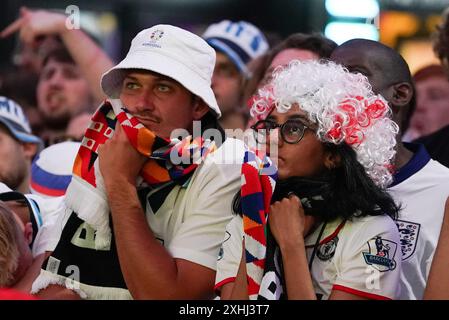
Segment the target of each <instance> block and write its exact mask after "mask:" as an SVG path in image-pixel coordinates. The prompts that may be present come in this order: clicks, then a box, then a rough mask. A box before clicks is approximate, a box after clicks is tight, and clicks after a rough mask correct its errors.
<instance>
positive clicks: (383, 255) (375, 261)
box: [362, 236, 398, 272]
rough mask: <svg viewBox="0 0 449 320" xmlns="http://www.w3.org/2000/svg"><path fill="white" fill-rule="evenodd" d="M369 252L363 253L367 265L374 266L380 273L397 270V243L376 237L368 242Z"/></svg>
mask: <svg viewBox="0 0 449 320" xmlns="http://www.w3.org/2000/svg"><path fill="white" fill-rule="evenodd" d="M367 244H368V252H362V254H363V258H364V259H365V262H366V264H368V265H371V266H373V267H374V268H376V269H377V270H379V271H380V272H384V271H391V270H394V269H395V268H396V261H395V260H394V257H395V256H396V250H397V247H398V245H397V243H396V242H394V241H391V240H387V239H384V238H382V237H381V236H376V237H374V238H372V239H370V240H369V241H368V242H367Z"/></svg>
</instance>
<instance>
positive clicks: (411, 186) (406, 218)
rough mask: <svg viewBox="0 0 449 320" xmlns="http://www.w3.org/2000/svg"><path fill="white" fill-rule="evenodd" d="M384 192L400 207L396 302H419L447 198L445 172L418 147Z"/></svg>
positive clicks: (448, 185) (448, 178)
mask: <svg viewBox="0 0 449 320" xmlns="http://www.w3.org/2000/svg"><path fill="white" fill-rule="evenodd" d="M406 146H407V147H408V148H410V149H413V148H417V146H416V145H411V146H410V145H409V144H407V145H406ZM388 192H389V193H390V194H391V195H392V197H393V198H394V199H395V201H396V202H397V203H398V204H400V205H401V206H402V210H401V211H400V213H399V219H398V221H397V225H398V228H399V234H400V237H401V246H402V254H403V257H402V260H403V262H402V271H403V273H402V275H401V294H400V299H407V300H408V299H422V297H423V294H424V289H425V287H426V283H427V277H428V275H429V271H430V266H431V264H432V259H433V255H434V253H435V249H436V246H437V243H438V238H439V235H440V229H441V224H442V222H443V216H444V206H445V203H446V199H447V198H448V196H449V169H448V168H446V167H444V166H443V165H441V164H440V163H439V162H437V161H434V160H432V159H430V156H429V155H428V153H427V151H426V150H425V149H424V147H422V146H420V148H419V149H418V150H416V153H415V155H414V157H413V158H412V159H411V160H410V161H409V163H407V164H406V165H405V166H404V167H403V168H401V170H400V171H399V172H398V173H397V174H396V175H395V181H394V182H393V184H392V186H390V187H389V188H388Z"/></svg>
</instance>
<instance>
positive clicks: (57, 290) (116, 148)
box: [33, 25, 245, 299]
mask: <svg viewBox="0 0 449 320" xmlns="http://www.w3.org/2000/svg"><path fill="white" fill-rule="evenodd" d="M214 66H215V52H214V50H213V49H212V48H211V47H210V46H209V45H208V44H207V43H206V42H205V41H204V40H203V39H201V38H200V37H198V36H196V35H194V34H192V33H190V32H188V31H186V30H183V29H180V28H178V27H174V26H171V25H156V26H153V27H151V28H149V29H145V30H143V31H141V32H139V33H138V34H137V35H136V37H135V38H134V39H133V41H132V43H131V47H130V50H129V52H128V54H127V56H126V57H125V58H124V59H123V60H122V61H121V62H120V63H119V64H118V65H117V66H115V67H113V68H112V69H110V70H109V71H108V72H106V73H105V74H104V75H103V77H102V81H101V85H102V88H103V90H104V92H105V93H106V95H108V96H109V97H110V100H109V101H111V104H112V103H118V104H120V105H122V106H123V107H122V108H121V110H122V112H125V113H127V114H129V115H131V117H132V119H131V120H129V121H128V120H127V121H128V122H133V121H135V120H137V122H138V125H139V126H140V127H139V128H141V129H143V130H147V129H148V130H147V131H150V132H153V133H154V134H155V135H157V137H163V138H169V137H171V135H172V134H173V132H174V130H176V129H184V131H188V132H189V134H191V135H192V132H193V138H195V130H193V129H194V128H195V126H194V125H193V121H195V120H198V121H200V123H201V134H202V136H203V138H204V139H205V140H206V137H205V135H206V133H205V131H206V129H215V130H214V132H218V133H219V135H220V136H219V137H218V138H221V139H224V142H223V141H221V142H220V141H218V140H219V139H215V138H214V142H215V143H216V144H217V147H218V148H217V149H216V150H212V151H211V152H210V153H207V156H206V157H205V159H204V160H203V159H202V161H201V162H200V163H199V164H198V166H197V167H194V168H193V170H194V171H192V172H191V173H190V174H189V175H188V176H187V177H188V179H187V180H185V181H184V182H183V183H182V184H179V183H177V182H176V181H175V180H170V181H168V184H167V183H164V184H163V185H162V187H152V188H151V187H150V188H143V189H142V188H139V186H136V183H135V181H136V178H137V177H138V175H139V172H140V171H141V170H142V168H143V170H144V169H145V167H143V165H144V164H145V162H146V161H147V160H148V158H147V157H143V156H142V155H141V154H140V153H139V152H138V151H136V149H135V147H133V146H132V145H131V143H130V137H129V135H128V133H127V132H126V129H123V128H126V126H125V125H124V124H123V123H122V122H120V124H119V123H118V121H117V124H115V132H114V134H113V136H112V138H108V139H106V142H105V143H104V144H102V145H100V147H99V149H98V159H99V164H98V167H99V170H100V171H101V175H102V177H103V179H104V188H105V193H106V195H107V205H108V206H109V209H110V217H111V219H110V220H109V221H110V223H111V224H112V226H113V232H112V234H111V237H113V239H112V240H111V241H110V246H109V247H102V249H101V250H98V249H97V248H98V247H97V245H98V243H97V241H96V240H97V239H98V237H99V233H98V232H96V233H95V230H96V231H98V229H94V228H93V227H92V226H91V225H90V224H89V223H86V222H85V221H83V220H82V218H81V219H80V218H79V217H80V216H79V215H78V216H77V213H76V212H75V211H70V210H69V212H68V214H66V215H65V216H66V217H65V220H64V222H63V223H62V226H61V227H62V228H63V230H62V229H61V230H60V232H61V236H60V240H59V242H58V243H55V244H54V246H55V248H54V250H53V253H52V255H51V256H50V257H49V258H48V260H47V261H46V262H44V265H43V268H42V270H41V273H40V276H39V277H38V279H37V280H36V281H35V282H34V284H33V292H34V293H36V294H37V295H38V296H40V297H44V298H65V299H77V298H80V297H82V298H87V299H131V298H134V299H208V298H212V297H213V286H214V277H215V270H216V257H217V255H218V251H219V247H220V243H221V241H222V239H223V236H224V233H225V226H226V224H227V223H228V222H229V221H230V219H231V217H232V208H231V202H232V198H233V196H234V194H235V193H236V192H237V191H238V190H239V188H240V179H241V178H240V167H241V162H242V159H243V155H244V148H245V147H244V144H243V142H241V141H239V140H236V139H233V138H226V137H225V136H224V132H223V129H222V128H221V127H220V125H219V124H218V120H217V119H218V118H219V117H220V115H221V111H220V109H219V108H218V105H217V102H216V99H215V96H214V93H213V91H212V89H211V78H212V73H213V69H214ZM117 98H119V99H120V100H118V99H117ZM99 110H101V108H100V109H99ZM114 112H115V111H114ZM120 114H123V113H120ZM120 114H119V115H120ZM109 115H110V113H108V115H107V117H109ZM94 118H95V115H94ZM110 119H113V118H110ZM108 125H109V124H108ZM141 125H143V126H141ZM90 128H94V129H95V128H96V126H95V123H94V122H93V123H92V124H91V125H90ZM89 130H93V129H88V130H87V131H86V134H85V137H84V139H83V141H82V145H83V146H84V145H85V144H86V141H87V140H86V137H87V135H88V132H89ZM139 130H140V129H139ZM108 132H110V130H109V129H108ZM105 134H106V133H105ZM176 137H177V136H176ZM214 137H216V136H214ZM172 141H173V140H172ZM80 150H81V149H80ZM202 151H203V150H202ZM92 152H94V151H92ZM78 155H79V153H78ZM92 159H94V160H93V161H95V159H97V153H95V154H94V155H93V158H92ZM150 160H151V157H150ZM150 160H148V161H150ZM163 161H167V162H168V161H171V159H170V160H167V159H163ZM90 164H91V163H90ZM76 166H77V165H76V163H75V166H74V168H75V167H76ZM190 168H192V167H190ZM74 173H75V170H74ZM170 177H171V179H174V178H173V177H172V176H170ZM77 181H78V179H75V174H74V175H73V178H72V182H71V184H70V185H69V188H68V190H67V193H66V202H67V199H68V198H71V197H73V196H74V195H73V194H72V192H71V190H72V189H73V186H75V185H76V182H77ZM84 202H85V200H84ZM94 234H96V236H95V237H94V236H93V235H94ZM89 235H92V237H90V236H89ZM72 253H73V254H72ZM96 259H97V260H96ZM114 259H115V260H114ZM70 265H76V266H77V267H78V268H79V274H80V275H81V279H76V280H77V281H76V282H75V285H76V287H73V286H72V287H70V286H67V281H66V280H67V279H68V278H67V274H65V273H64V272H65V269H66V268H65V267H66V266H70ZM78 280H79V281H78ZM70 283H71V282H70ZM63 286H66V287H65V288H64V287H63ZM70 289H73V291H72V290H70Z"/></svg>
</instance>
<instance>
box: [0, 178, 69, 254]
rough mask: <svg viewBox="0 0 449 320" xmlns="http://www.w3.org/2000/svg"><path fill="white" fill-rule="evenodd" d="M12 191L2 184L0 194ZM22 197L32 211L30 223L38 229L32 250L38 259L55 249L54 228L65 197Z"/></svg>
mask: <svg viewBox="0 0 449 320" xmlns="http://www.w3.org/2000/svg"><path fill="white" fill-rule="evenodd" d="M11 191H12V190H11V189H10V188H9V187H8V186H6V185H5V184H4V183H0V194H1V193H9V192H11ZM22 196H25V198H26V200H27V202H28V205H29V207H30V209H31V212H30V221H31V223H32V224H33V225H35V227H36V228H37V234H36V235H35V237H34V242H33V246H32V248H31V252H32V254H33V257H37V256H38V255H40V254H42V253H44V252H45V251H51V250H53V249H54V245H53V238H54V236H53V232H54V226H55V223H56V221H57V219H58V216H59V215H60V213H61V212H62V210H63V208H64V206H63V197H54V198H44V197H41V196H39V195H35V194H24V195H23V194H22ZM33 228H34V227H33Z"/></svg>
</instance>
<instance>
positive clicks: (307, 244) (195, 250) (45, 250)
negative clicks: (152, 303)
mask: <svg viewBox="0 0 449 320" xmlns="http://www.w3.org/2000/svg"><path fill="white" fill-rule="evenodd" d="M443 16H444V19H443V22H442V24H441V25H440V26H439V28H438V30H437V36H436V37H435V39H434V41H435V52H436V54H437V55H438V57H439V58H440V59H441V65H430V66H427V67H425V68H423V69H421V70H419V71H418V72H416V73H415V74H414V75H412V74H411V72H410V69H409V66H408V65H407V62H406V61H405V60H404V58H403V57H402V56H401V55H400V54H399V53H398V52H397V51H396V50H394V49H392V48H390V47H388V46H386V45H384V44H382V43H380V42H377V41H372V40H366V39H352V40H349V41H347V42H344V43H342V44H340V45H337V44H336V43H335V42H334V41H332V40H330V39H328V38H326V37H325V36H323V35H322V34H320V33H310V34H306V33H295V34H291V35H290V36H288V37H287V38H285V39H284V40H282V41H280V42H279V43H275V44H270V43H269V42H268V40H267V38H266V37H265V35H264V34H263V32H262V31H261V30H260V29H259V28H258V27H257V26H255V25H253V24H252V23H250V22H247V21H230V20H223V21H219V22H217V23H214V24H211V25H210V26H209V27H208V28H207V29H206V30H205V32H204V33H203V34H201V35H197V34H194V33H192V32H190V31H187V30H184V29H182V28H179V27H176V26H173V25H168V24H158V25H155V26H152V27H150V28H147V29H144V30H141V31H140V32H139V33H138V34H137V35H136V36H135V37H134V38H133V40H132V42H131V43H130V44H128V45H129V51H128V53H127V55H126V57H124V58H123V59H122V60H121V61H120V62H118V63H115V62H113V61H112V59H111V58H110V57H109V56H108V54H107V53H106V52H105V51H104V50H103V49H102V48H101V46H100V45H99V44H98V42H97V41H96V40H95V39H94V38H92V37H91V36H90V35H89V34H88V33H86V32H85V31H83V30H82V29H68V28H67V27H66V24H65V21H66V16H65V15H63V14H60V13H55V12H50V11H45V10H30V9H27V8H22V9H21V10H20V13H19V17H18V19H17V20H16V21H14V22H13V23H12V24H10V25H9V26H7V27H6V28H5V29H4V30H2V31H1V33H0V37H1V38H5V37H10V36H11V35H13V34H16V33H18V34H19V35H20V37H19V41H20V46H19V47H20V52H19V53H18V57H19V58H17V59H15V60H16V64H17V65H16V66H15V67H14V68H12V69H8V70H6V69H5V70H4V72H2V73H1V74H0V79H1V85H0V155H1V161H0V299H3V298H6V299H7V298H10V299H16V298H17V299H93V300H98V299H222V300H227V299H242V300H246V299H262V300H267V299H268V300H280V299H296V300H298V299H299V300H302V299H310V300H315V299H318V300H320V299H339V300H360V299H376V300H394V299H401V300H421V299H448V298H449V278H448V275H447V272H446V266H447V265H448V264H449V248H447V246H448V245H447V243H448V241H447V240H448V239H447V238H448V237H449V201H448V198H449V168H448V166H449V159H448V157H447V154H448V153H447V151H446V150H447V149H448V148H447V144H448V143H447V141H449V139H447V138H446V136H447V130H448V127H449V112H448V111H447V110H449V108H448V106H447V105H449V82H448V81H449V80H448V76H447V74H449V73H448V72H449V70H448V68H449V66H448V63H447V61H448V60H449V46H448V44H449V35H448V34H449V20H448V19H447V18H446V17H448V16H449V11H447V12H445V13H443ZM0 41H1V40H0ZM19 84H20V85H19ZM18 87H20V88H22V87H27V88H33V89H32V90H29V89H27V90H25V89H23V90H22V89H18ZM446 108H448V109H447V110H446ZM242 133H243V134H242Z"/></svg>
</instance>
